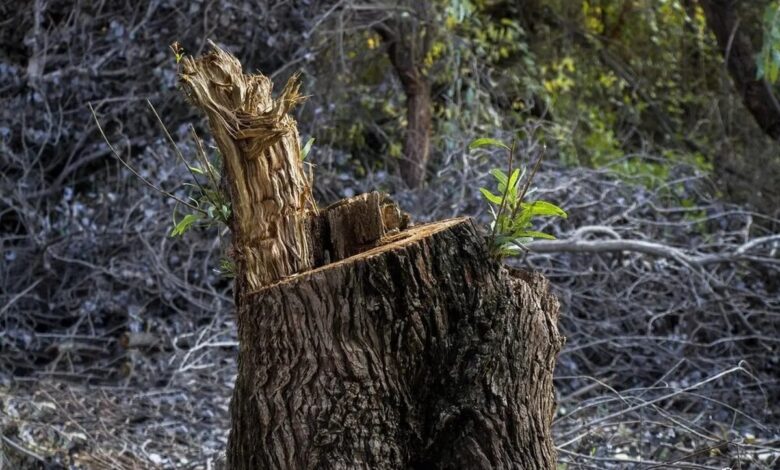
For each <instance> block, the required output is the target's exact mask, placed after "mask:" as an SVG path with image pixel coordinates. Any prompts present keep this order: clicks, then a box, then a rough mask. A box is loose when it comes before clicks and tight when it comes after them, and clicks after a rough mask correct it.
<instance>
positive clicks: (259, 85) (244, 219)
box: [180, 44, 316, 291]
mask: <svg viewBox="0 0 780 470" xmlns="http://www.w3.org/2000/svg"><path fill="white" fill-rule="evenodd" d="M180 78H181V82H182V84H183V85H184V89H185V91H186V93H187V95H188V97H189V98H190V100H191V101H192V102H193V103H194V104H195V106H197V107H198V108H200V109H202V110H203V111H205V113H206V115H207V117H208V121H209V126H210V128H211V132H212V134H213V135H214V139H215V140H216V143H217V146H218V147H219V150H220V152H221V153H222V161H223V168H224V170H223V171H225V172H226V175H225V177H226V178H227V182H228V184H227V186H228V191H229V192H230V194H229V196H230V200H231V203H232V222H231V230H232V231H233V237H234V239H233V251H234V252H233V256H234V258H235V261H236V269H237V278H238V279H240V280H241V282H245V283H246V285H245V286H242V287H244V288H246V289H248V290H249V291H252V290H256V289H259V288H260V287H262V286H264V285H268V284H270V283H272V282H274V281H276V280H279V279H282V278H284V277H286V276H289V275H291V274H294V273H296V272H300V271H303V270H306V269H309V268H311V267H312V257H311V256H310V253H309V250H310V241H309V237H308V235H307V228H306V227H307V218H308V217H309V215H308V214H309V212H316V205H315V203H314V201H313V198H312V195H311V187H310V182H309V181H308V179H307V177H306V174H305V172H304V170H303V162H302V159H301V149H300V143H299V140H298V139H299V138H298V130H297V128H296V125H295V121H294V120H293V119H292V117H291V116H290V115H289V112H290V110H291V109H292V108H293V107H294V106H295V105H296V104H298V103H300V102H301V101H302V100H303V97H302V96H301V95H300V93H299V84H298V78H297V76H293V77H292V78H290V80H289V81H288V82H287V85H286V86H285V87H284V90H283V91H282V93H281V95H280V96H279V97H278V98H276V99H274V98H273V97H272V96H271V91H272V84H271V80H269V79H268V78H267V77H265V76H263V75H261V74H257V75H248V74H244V73H243V71H242V69H241V63H240V62H239V61H238V60H237V59H236V58H235V57H233V56H232V55H230V54H228V53H227V52H225V51H223V50H222V49H220V48H219V47H217V46H215V45H213V44H212V50H211V52H209V53H208V54H206V55H204V56H202V57H200V58H198V59H194V58H192V57H188V58H185V59H184V62H183V67H182V71H181V74H180ZM242 290H243V289H242Z"/></svg>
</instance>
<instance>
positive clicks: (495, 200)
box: [479, 188, 501, 205]
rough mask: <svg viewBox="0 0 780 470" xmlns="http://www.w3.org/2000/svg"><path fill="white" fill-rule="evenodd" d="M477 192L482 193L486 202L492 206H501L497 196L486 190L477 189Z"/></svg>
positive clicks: (499, 198) (499, 197)
mask: <svg viewBox="0 0 780 470" xmlns="http://www.w3.org/2000/svg"><path fill="white" fill-rule="evenodd" d="M479 192H481V193H482V196H483V197H484V198H485V199H487V200H488V201H490V202H492V203H493V204H496V205H499V204H501V196H498V195H496V194H493V193H491V192H490V191H488V190H487V189H486V188H479Z"/></svg>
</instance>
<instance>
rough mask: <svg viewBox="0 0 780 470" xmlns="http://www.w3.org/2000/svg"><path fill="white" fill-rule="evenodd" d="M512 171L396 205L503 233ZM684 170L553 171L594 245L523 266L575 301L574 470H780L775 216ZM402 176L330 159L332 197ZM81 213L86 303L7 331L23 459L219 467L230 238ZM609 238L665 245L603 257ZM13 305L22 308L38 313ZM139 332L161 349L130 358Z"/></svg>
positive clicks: (560, 388) (75, 270) (566, 367)
mask: <svg viewBox="0 0 780 470" xmlns="http://www.w3.org/2000/svg"><path fill="white" fill-rule="evenodd" d="M144 158H145V159H147V160H148V161H144V160H142V161H141V162H139V163H138V164H139V165H140V168H142V171H146V173H145V174H146V175H147V177H149V178H150V179H151V180H152V181H154V182H155V183H159V184H165V182H166V180H175V179H176V178H178V177H181V176H182V175H180V174H179V173H177V172H180V171H181V170H180V169H179V170H177V169H176V168H175V166H174V165H173V164H172V163H170V162H173V159H172V158H171V159H169V160H168V161H167V163H166V162H165V161H164V160H157V159H159V158H161V157H159V155H154V154H148V155H146V156H145V157H144ZM494 163H495V162H494V161H491V159H486V160H485V161H482V162H481V163H478V164H475V165H474V166H472V167H471V168H470V170H469V172H468V173H467V172H464V171H452V172H441V173H439V174H438V175H435V176H434V177H433V180H432V182H431V183H430V184H429V185H428V186H427V188H426V189H422V190H418V191H410V190H401V191H395V192H394V194H393V196H394V197H395V198H396V200H398V201H399V202H400V204H401V205H402V206H403V207H405V208H406V209H408V210H410V212H412V214H413V215H414V216H415V217H416V220H418V221H425V220H434V219H443V218H448V217H452V216H456V215H462V214H473V215H475V216H477V217H478V218H480V219H481V220H483V221H485V211H484V207H483V204H482V201H481V200H480V197H479V193H478V191H477V188H478V187H479V186H480V185H484V184H485V183H486V179H485V175H486V174H487V169H489V168H490V166H491V165H493V164H494ZM675 171H676V172H677V173H678V174H677V175H676V179H674V180H673V181H674V182H673V183H662V184H657V185H653V184H650V185H648V184H637V182H635V181H631V180H630V178H626V177H625V176H620V175H619V174H618V172H616V171H610V170H607V169H605V170H598V171H596V170H587V169H582V168H567V167H563V166H560V165H558V164H554V163H548V164H545V165H544V167H543V169H542V171H541V172H540V175H539V177H538V181H537V182H536V186H538V188H540V189H539V190H538V191H537V193H536V194H535V197H539V198H543V199H546V200H549V201H553V202H555V203H557V204H560V205H561V206H562V207H564V208H566V209H567V210H568V212H569V214H570V217H569V219H568V220H566V221H555V222H553V223H551V225H549V226H547V227H543V229H544V230H548V231H551V232H553V233H555V234H556V235H557V236H558V237H559V238H560V239H561V240H564V241H566V240H568V241H571V242H574V241H577V242H588V243H590V245H589V244H588V243H584V244H581V245H578V247H576V248H571V247H570V248H569V249H567V250H564V251H563V252H561V251H560V250H550V252H548V253H534V252H533V251H531V252H530V253H529V254H528V255H527V256H526V257H524V258H523V259H519V260H514V261H512V262H513V263H515V264H518V265H520V266H523V267H525V268H526V269H535V270H539V271H541V272H543V273H544V274H545V275H546V276H548V277H549V278H550V280H551V281H552V284H553V286H554V289H555V291H556V293H557V295H558V297H559V298H560V300H561V304H562V310H561V322H560V327H561V329H562V331H563V332H564V334H565V336H566V337H567V342H566V346H565V349H564V351H563V352H562V354H561V356H560V359H559V362H558V366H557V369H556V377H557V379H556V388H557V394H558V399H559V410H558V414H557V416H556V419H555V423H554V432H555V438H556V443H557V445H558V448H559V458H560V465H559V468H561V469H573V468H642V469H649V468H695V469H722V468H743V469H747V468H766V469H769V468H777V465H778V464H779V462H780V408H778V406H777V403H778V400H780V383H779V381H780V372H778V371H780V364H778V346H779V343H780V339H779V338H780V334H779V333H780V318H778V317H780V295H779V294H778V282H777V279H778V278H780V270H779V269H780V266H779V263H778V257H777V251H778V238H777V236H776V235H772V234H771V233H762V229H761V228H760V225H761V223H765V222H768V221H767V220H765V219H762V218H761V216H760V215H758V214H754V213H751V212H749V211H746V210H744V209H742V208H740V207H737V206H733V205H729V204H725V203H722V202H720V201H718V200H717V199H714V198H712V197H710V196H709V194H710V193H711V191H710V189H711V183H710V182H709V181H708V180H707V178H706V176H704V175H702V174H700V173H699V172H697V171H696V170H695V169H693V168H690V167H685V166H680V167H679V168H676V169H675ZM391 179H392V178H391V177H390V176H388V175H387V174H385V173H383V172H380V173H378V174H371V175H369V176H368V177H364V178H360V179H356V178H352V177H351V176H348V175H345V174H343V173H338V172H334V171H331V170H330V169H329V168H328V167H327V165H322V166H321V168H318V178H317V183H316V184H317V187H318V188H320V193H319V194H318V197H319V199H320V200H324V201H327V200H334V199H338V198H339V197H343V196H349V195H352V194H357V193H360V192H364V191H368V190H371V189H375V188H383V187H387V186H388V185H390V186H392V183H393V182H392V181H391ZM119 181H125V180H124V179H123V178H119ZM396 187H398V186H396ZM649 187H651V188H653V189H648V188H649ZM323 188H325V190H326V191H327V192H325V191H324V190H323ZM106 198H109V199H110V198H114V199H121V200H125V201H135V205H134V206H133V207H132V208H129V209H127V212H126V216H125V220H124V222H115V221H116V220H117V217H114V216H112V217H105V216H103V214H104V212H105V211H106V210H107V209H106V202H105V201H106ZM680 200H685V201H688V202H686V204H685V207H682V206H680V205H679V204H678V203H679V201H680ZM63 204H64V205H65V206H68V208H69V209H68V211H67V213H69V214H76V216H72V217H69V218H67V219H66V220H65V222H63V223H64V224H65V225H63V226H62V227H61V230H62V231H63V232H64V233H71V234H72V236H71V237H66V238H64V239H63V240H64V241H63V242H62V244H61V245H58V246H54V247H52V249H51V251H50V253H49V255H48V256H50V259H51V263H52V265H53V266H54V267H53V268H52V269H55V270H61V271H60V272H67V273H70V274H68V275H67V276H63V278H62V279H61V282H62V284H61V285H59V287H56V288H60V289H62V290H63V291H67V292H70V294H69V295H67V296H65V297H67V299H66V300H64V301H63V304H62V305H60V306H55V307H54V308H55V309H56V308H62V309H65V308H67V309H68V310H67V311H68V312H70V317H68V318H69V319H68V320H67V321H66V322H65V321H63V320H62V319H57V320H52V319H48V318H46V317H45V315H43V314H42V313H39V314H37V315H38V316H36V317H35V318H34V320H33V321H34V322H36V323H35V324H38V325H41V324H45V325H48V326H49V329H48V332H47V333H46V334H42V335H41V334H35V333H34V331H31V330H27V331H25V330H24V328H22V327H20V328H18V329H15V330H13V329H9V330H7V331H6V333H5V337H6V340H5V341H6V343H5V344H6V347H8V344H12V347H10V348H8V349H6V351H7V352H8V354H7V355H5V358H4V359H3V361H2V364H0V366H2V368H1V369H0V370H2V374H0V410H1V412H2V421H3V423H2V424H3V432H2V449H3V453H2V454H3V456H4V457H3V458H5V459H6V463H9V464H11V466H10V468H17V466H21V467H29V468H60V467H63V468H65V467H67V468H205V469H210V468H215V465H216V461H217V459H218V458H219V455H220V452H221V451H222V450H223V449H224V448H225V445H226V441H227V434H228V428H229V413H228V406H229V400H230V394H231V390H232V384H233V381H234V379H235V374H236V361H235V359H236V354H237V342H236V328H235V322H234V320H233V314H232V300H231V294H230V284H229V282H228V281H226V280H224V279H222V278H220V277H219V276H218V275H217V274H215V272H214V267H215V266H218V260H219V256H220V255H219V250H220V248H219V245H220V242H219V237H218V236H217V234H216V233H215V232H214V230H213V229H212V230H210V231H208V230H207V231H205V232H202V233H197V232H196V233H192V234H188V235H187V236H186V237H185V238H184V239H183V240H173V239H171V238H169V237H168V236H167V235H168V233H167V232H168V231H169V230H170V222H169V220H170V219H169V217H170V210H171V206H170V205H169V204H168V203H167V202H165V201H164V200H163V199H162V197H160V196H158V195H155V194H151V195H150V194H149V191H148V190H147V189H145V188H144V187H143V186H141V185H139V184H136V183H134V182H132V181H131V182H124V183H121V184H119V183H118V186H117V187H115V188H114V189H112V190H111V192H109V193H108V194H107V195H106V196H105V197H104V198H100V197H94V198H92V199H90V198H89V197H84V198H78V197H76V198H72V199H70V200H67V201H63ZM128 207H130V206H128ZM100 221H103V223H104V225H101V222H100ZM769 222H772V221H769ZM774 222H777V221H774ZM112 224H119V225H112ZM762 237H763V238H762ZM85 240H87V241H90V240H91V243H92V244H91V245H88V246H87V245H86V244H85ZM609 240H611V241H619V240H630V241H634V242H644V243H645V244H641V243H639V244H635V245H630V244H629V246H627V247H623V248H624V249H620V250H614V249H613V250H601V249H599V248H598V247H599V246H600V245H599V244H600V243H602V242H604V241H609ZM130 246H136V247H139V248H138V249H137V250H134V251H132V250H131V251H132V252H127V251H128V250H127V249H126V247H130ZM594 247H595V248H594ZM543 251H546V250H543ZM65 270H67V271H65ZM82 281H85V282H82ZM53 288H55V287H53ZM77 291H78V292H77ZM77 294H78V295H77ZM9 307H10V306H7V307H5V308H4V309H3V310H4V313H6V314H8V315H10V314H11V313H13V314H14V315H21V314H22V313H24V312H22V311H20V310H11V309H10V308H9ZM6 310H7V312H6ZM62 311H65V310H62ZM28 315H33V314H31V313H29V312H28ZM33 316H34V315H33ZM128 332H133V333H135V334H139V333H144V334H147V335H149V337H151V338H153V344H152V345H150V346H148V347H140V348H130V349H126V348H123V347H122V346H121V344H122V339H121V338H122V335H123V334H127V333H128ZM36 367H39V368H38V369H36ZM0 466H2V465H0Z"/></svg>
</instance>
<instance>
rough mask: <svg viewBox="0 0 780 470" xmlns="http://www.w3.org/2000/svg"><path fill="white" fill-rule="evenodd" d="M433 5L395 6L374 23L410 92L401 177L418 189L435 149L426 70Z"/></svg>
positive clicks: (423, 3) (406, 93)
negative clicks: (390, 11) (432, 145)
mask: <svg viewBox="0 0 780 470" xmlns="http://www.w3.org/2000/svg"><path fill="white" fill-rule="evenodd" d="M432 8H433V7H432V6H431V5H430V4H429V3H427V2H412V3H411V5H410V8H409V9H408V10H407V9H397V10H396V9H394V10H392V11H393V14H392V15H391V16H390V17H389V18H386V19H385V20H384V21H381V22H378V23H376V24H375V25H374V29H375V30H376V32H377V33H379V35H380V36H381V37H382V39H383V41H384V42H385V43H386V44H387V56H388V58H389V59H390V63H391V64H392V65H393V69H394V70H395V72H396V74H397V76H398V80H399V81H400V82H401V86H402V87H403V90H404V94H405V95H406V137H405V142H404V150H403V157H402V160H401V165H400V167H401V176H402V177H403V179H404V181H406V184H408V185H409V186H410V187H413V188H416V187H418V186H420V185H421V184H422V183H423V181H424V179H425V168H426V165H427V163H428V158H429V156H430V152H431V111H432V110H431V106H432V102H431V83H430V82H429V80H428V77H427V76H426V72H425V70H424V60H425V57H426V56H427V55H428V51H429V50H430V47H431V42H432V40H433V36H434V27H433V25H432V24H431V22H432V19H433V15H432Z"/></svg>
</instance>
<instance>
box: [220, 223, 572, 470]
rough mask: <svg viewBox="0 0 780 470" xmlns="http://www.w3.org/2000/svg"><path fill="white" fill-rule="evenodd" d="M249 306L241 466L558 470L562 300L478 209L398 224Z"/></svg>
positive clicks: (240, 403) (234, 452)
mask: <svg viewBox="0 0 780 470" xmlns="http://www.w3.org/2000/svg"><path fill="white" fill-rule="evenodd" d="M355 222H357V221H355ZM238 315H239V318H238V324H239V340H240V343H241V349H240V354H239V373H238V380H237V383H236V389H235V393H234V396H233V402H232V410H231V411H232V418H233V419H232V422H233V427H232V430H231V434H230V441H229V449H228V453H227V454H228V461H229V465H230V468H232V469H236V470H237V469H258V468H284V469H307V468H334V469H341V468H344V469H346V468H371V469H385V468H386V469H401V468H418V469H427V468H453V469H455V468H469V469H493V468H524V469H534V468H554V466H555V459H556V454H555V447H554V445H553V442H552V436H551V434H550V425H551V421H552V418H553V414H554V410H555V401H554V394H553V384H552V377H553V375H552V373H553V367H554V365H555V361H556V358H557V354H558V352H559V350H560V348H561V346H562V343H563V341H562V338H561V337H560V335H559V334H558V330H557V315H558V303H557V301H556V299H555V298H554V297H553V296H552V295H551V294H550V293H549V291H548V286H547V283H546V281H545V280H544V279H543V278H542V277H540V276H536V275H530V274H523V273H518V272H512V273H510V272H508V271H506V270H504V269H502V268H500V267H499V265H498V264H496V263H494V262H493V261H491V260H490V257H489V256H488V253H487V250H486V247H485V243H484V239H483V237H482V236H481V235H480V234H479V233H478V232H477V230H476V228H475V227H474V225H473V223H472V222H471V221H470V220H469V219H454V220H449V221H444V222H439V223H435V224H431V225H423V226H417V227H414V228H411V229H407V230H405V231H402V232H400V231H399V232H397V233H394V234H390V235H388V236H386V237H385V239H384V240H380V241H379V243H377V246H376V247H374V248H371V249H368V250H367V251H363V252H362V253H359V254H357V255H354V256H352V257H350V258H347V259H344V260H341V261H337V262H334V263H331V264H327V265H324V266H322V267H319V268H316V269H314V270H312V271H309V272H305V273H301V274H298V275H295V276H292V277H290V278H288V279H285V280H283V281H281V282H278V283H276V284H273V285H270V286H267V287H265V288H263V289H261V290H259V291H257V292H255V293H253V295H251V296H250V297H248V298H247V299H246V302H245V303H244V304H243V305H240V306H239V312H238Z"/></svg>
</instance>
